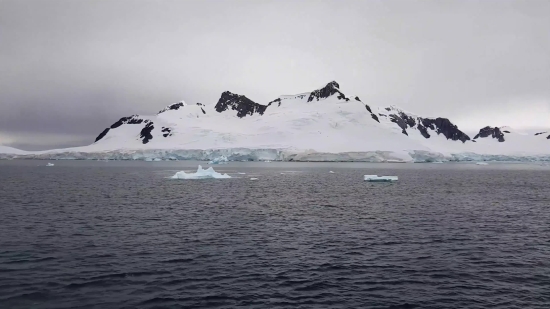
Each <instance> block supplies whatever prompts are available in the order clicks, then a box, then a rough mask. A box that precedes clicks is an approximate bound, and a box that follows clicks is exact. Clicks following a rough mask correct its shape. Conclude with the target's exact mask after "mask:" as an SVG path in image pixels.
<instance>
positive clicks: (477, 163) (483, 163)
mask: <svg viewBox="0 0 550 309" xmlns="http://www.w3.org/2000/svg"><path fill="white" fill-rule="evenodd" d="M476 165H489V164H488V163H485V162H476Z"/></svg>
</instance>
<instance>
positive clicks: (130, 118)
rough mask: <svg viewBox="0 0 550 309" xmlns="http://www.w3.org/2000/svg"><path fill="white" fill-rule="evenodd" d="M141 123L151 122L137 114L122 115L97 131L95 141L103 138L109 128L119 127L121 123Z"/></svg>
mask: <svg viewBox="0 0 550 309" xmlns="http://www.w3.org/2000/svg"><path fill="white" fill-rule="evenodd" d="M141 123H145V124H149V123H151V124H152V122H150V120H149V119H144V118H142V117H140V116H139V115H132V116H128V117H122V118H120V119H119V120H117V122H115V123H113V124H112V125H111V126H110V127H108V128H106V129H105V130H103V131H102V132H101V133H99V135H98V136H97V137H96V138H95V142H97V141H99V140H101V139H102V138H104V137H105V136H106V135H107V133H109V131H110V130H112V129H116V128H118V127H120V126H121V125H123V124H141Z"/></svg>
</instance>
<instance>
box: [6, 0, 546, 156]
mask: <svg viewBox="0 0 550 309" xmlns="http://www.w3.org/2000/svg"><path fill="white" fill-rule="evenodd" d="M332 80H336V81H337V82H339V83H340V87H341V90H342V91H343V92H344V93H346V94H347V95H359V96H360V97H361V99H362V100H363V101H365V102H366V103H369V104H372V105H377V106H387V105H391V104H394V105H398V106H400V107H402V108H404V109H406V110H409V111H411V112H414V113H416V114H418V115H421V116H443V117H448V118H450V119H451V121H453V122H454V123H456V124H458V125H459V127H460V128H462V129H463V130H469V131H471V130H474V131H475V130H478V129H479V128H480V127H482V126H485V125H493V126H502V125H510V126H514V127H544V126H546V127H550V1H548V0H521V1H519V0H518V1H507V0H494V1H491V0H479V1H465V0H456V1H445V0H434V1H427V0H425V1H414V0H403V1H399V0H384V1H374V0H357V1H353V0H348V1H345V0H339V1H322V0H316V1H307V0H300V1H297V0H288V1H285V0H278V1H268V0H214V1H209V0H200V1H199V0H197V1H184V0H178V1H153V0H150V1H139V0H131V1H130V0H127V1H116V0H108V1H107V0H94V1H91V0H78V1H74V0H65V1H57V0H51V1H49V0H40V1H32V0H0V144H1V143H4V144H9V145H12V146H16V147H20V148H24V149H30V150H33V149H45V148H51V147H60V146H71V145H86V144H90V143H91V142H93V139H94V138H95V137H96V136H97V135H98V134H99V133H100V132H101V131H102V130H103V129H104V128H105V127H107V126H109V125H110V124H112V123H113V122H115V121H116V120H117V119H119V118H120V117H122V116H127V115H131V114H153V113H155V112H157V111H158V110H160V109H161V108H162V107H164V106H165V105H168V104H170V103H173V102H177V101H179V100H185V101H187V102H191V103H194V102H202V103H205V104H208V105H214V104H215V103H216V102H217V100H218V98H219V96H220V94H221V92H223V91H225V90H230V91H232V92H236V93H239V94H244V95H246V96H247V97H249V98H250V99H252V100H254V101H256V102H259V103H267V102H269V101H271V100H273V99H274V98H276V97H277V96H279V95H281V94H294V93H300V92H306V91H310V90H313V89H316V88H319V87H320V86H323V85H324V84H326V83H328V82H329V81H332Z"/></svg>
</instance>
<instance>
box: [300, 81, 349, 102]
mask: <svg viewBox="0 0 550 309" xmlns="http://www.w3.org/2000/svg"><path fill="white" fill-rule="evenodd" d="M339 88H340V85H338V83H337V82H335V81H332V82H330V83H328V84H327V85H326V86H325V87H323V88H321V89H317V90H313V91H312V92H311V93H310V94H309V98H308V99H307V101H308V102H311V101H313V100H317V101H319V100H321V99H326V98H328V97H330V96H331V95H334V94H338V99H339V100H346V101H349V98H346V96H345V95H344V94H343V93H342V92H341V91H340V89H339Z"/></svg>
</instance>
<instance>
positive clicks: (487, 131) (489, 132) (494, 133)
mask: <svg viewBox="0 0 550 309" xmlns="http://www.w3.org/2000/svg"><path fill="white" fill-rule="evenodd" d="M489 136H491V137H492V138H496V139H497V140H498V141H499V142H501V143H502V142H504V141H505V140H504V133H502V131H500V128H498V127H494V128H492V127H490V126H486V127H484V128H481V130H479V133H478V134H477V135H476V136H474V139H478V138H480V137H481V138H485V137H489Z"/></svg>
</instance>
